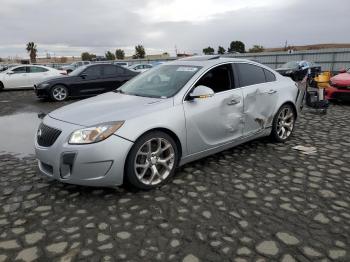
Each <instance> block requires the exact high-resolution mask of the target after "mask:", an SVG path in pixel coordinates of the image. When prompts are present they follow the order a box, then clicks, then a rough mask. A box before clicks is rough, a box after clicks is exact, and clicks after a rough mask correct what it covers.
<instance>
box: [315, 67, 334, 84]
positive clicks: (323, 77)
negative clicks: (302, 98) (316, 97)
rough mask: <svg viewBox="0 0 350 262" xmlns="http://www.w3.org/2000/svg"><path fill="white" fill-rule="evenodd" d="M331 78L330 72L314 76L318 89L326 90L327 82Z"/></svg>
mask: <svg viewBox="0 0 350 262" xmlns="http://www.w3.org/2000/svg"><path fill="white" fill-rule="evenodd" d="M330 78H331V72H330V71H325V72H323V73H321V74H319V75H318V76H316V77H315V78H314V79H315V81H316V82H317V87H318V88H326V87H328V86H329V80H330Z"/></svg>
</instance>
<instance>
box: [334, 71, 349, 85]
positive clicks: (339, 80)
mask: <svg viewBox="0 0 350 262" xmlns="http://www.w3.org/2000/svg"><path fill="white" fill-rule="evenodd" d="M331 82H332V83H333V84H336V85H339V86H350V74H349V73H341V74H339V75H336V76H333V77H332V78H331Z"/></svg>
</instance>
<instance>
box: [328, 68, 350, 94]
mask: <svg viewBox="0 0 350 262" xmlns="http://www.w3.org/2000/svg"><path fill="white" fill-rule="evenodd" d="M325 94H326V98H327V99H328V100H342V101H350V69H348V70H347V71H346V70H343V71H342V72H341V73H340V74H338V75H336V76H333V77H332V78H331V79H330V86H329V87H328V88H326V90H325Z"/></svg>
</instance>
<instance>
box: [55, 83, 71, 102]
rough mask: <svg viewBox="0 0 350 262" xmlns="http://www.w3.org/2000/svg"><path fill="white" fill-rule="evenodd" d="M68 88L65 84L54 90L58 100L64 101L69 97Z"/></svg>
mask: <svg viewBox="0 0 350 262" xmlns="http://www.w3.org/2000/svg"><path fill="white" fill-rule="evenodd" d="M67 95H68V92H67V89H66V88H65V87H63V86H57V87H55V88H54V89H53V90H52V96H53V98H54V99H56V100H57V101H63V100H65V99H66V98H67Z"/></svg>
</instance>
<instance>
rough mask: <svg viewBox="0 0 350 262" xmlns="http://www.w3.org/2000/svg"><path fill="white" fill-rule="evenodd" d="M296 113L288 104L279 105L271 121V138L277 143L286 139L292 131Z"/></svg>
mask: <svg viewBox="0 0 350 262" xmlns="http://www.w3.org/2000/svg"><path fill="white" fill-rule="evenodd" d="M295 119H296V114H295V111H294V108H293V106H292V105H290V104H284V105H282V106H281V107H280V109H279V110H278V112H277V114H276V115H275V117H274V119H273V123H272V131H271V135H270V136H271V138H272V139H273V140H274V141H276V142H279V143H283V142H285V141H287V140H288V139H289V138H290V136H291V135H292V133H293V130H294V126H295Z"/></svg>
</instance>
